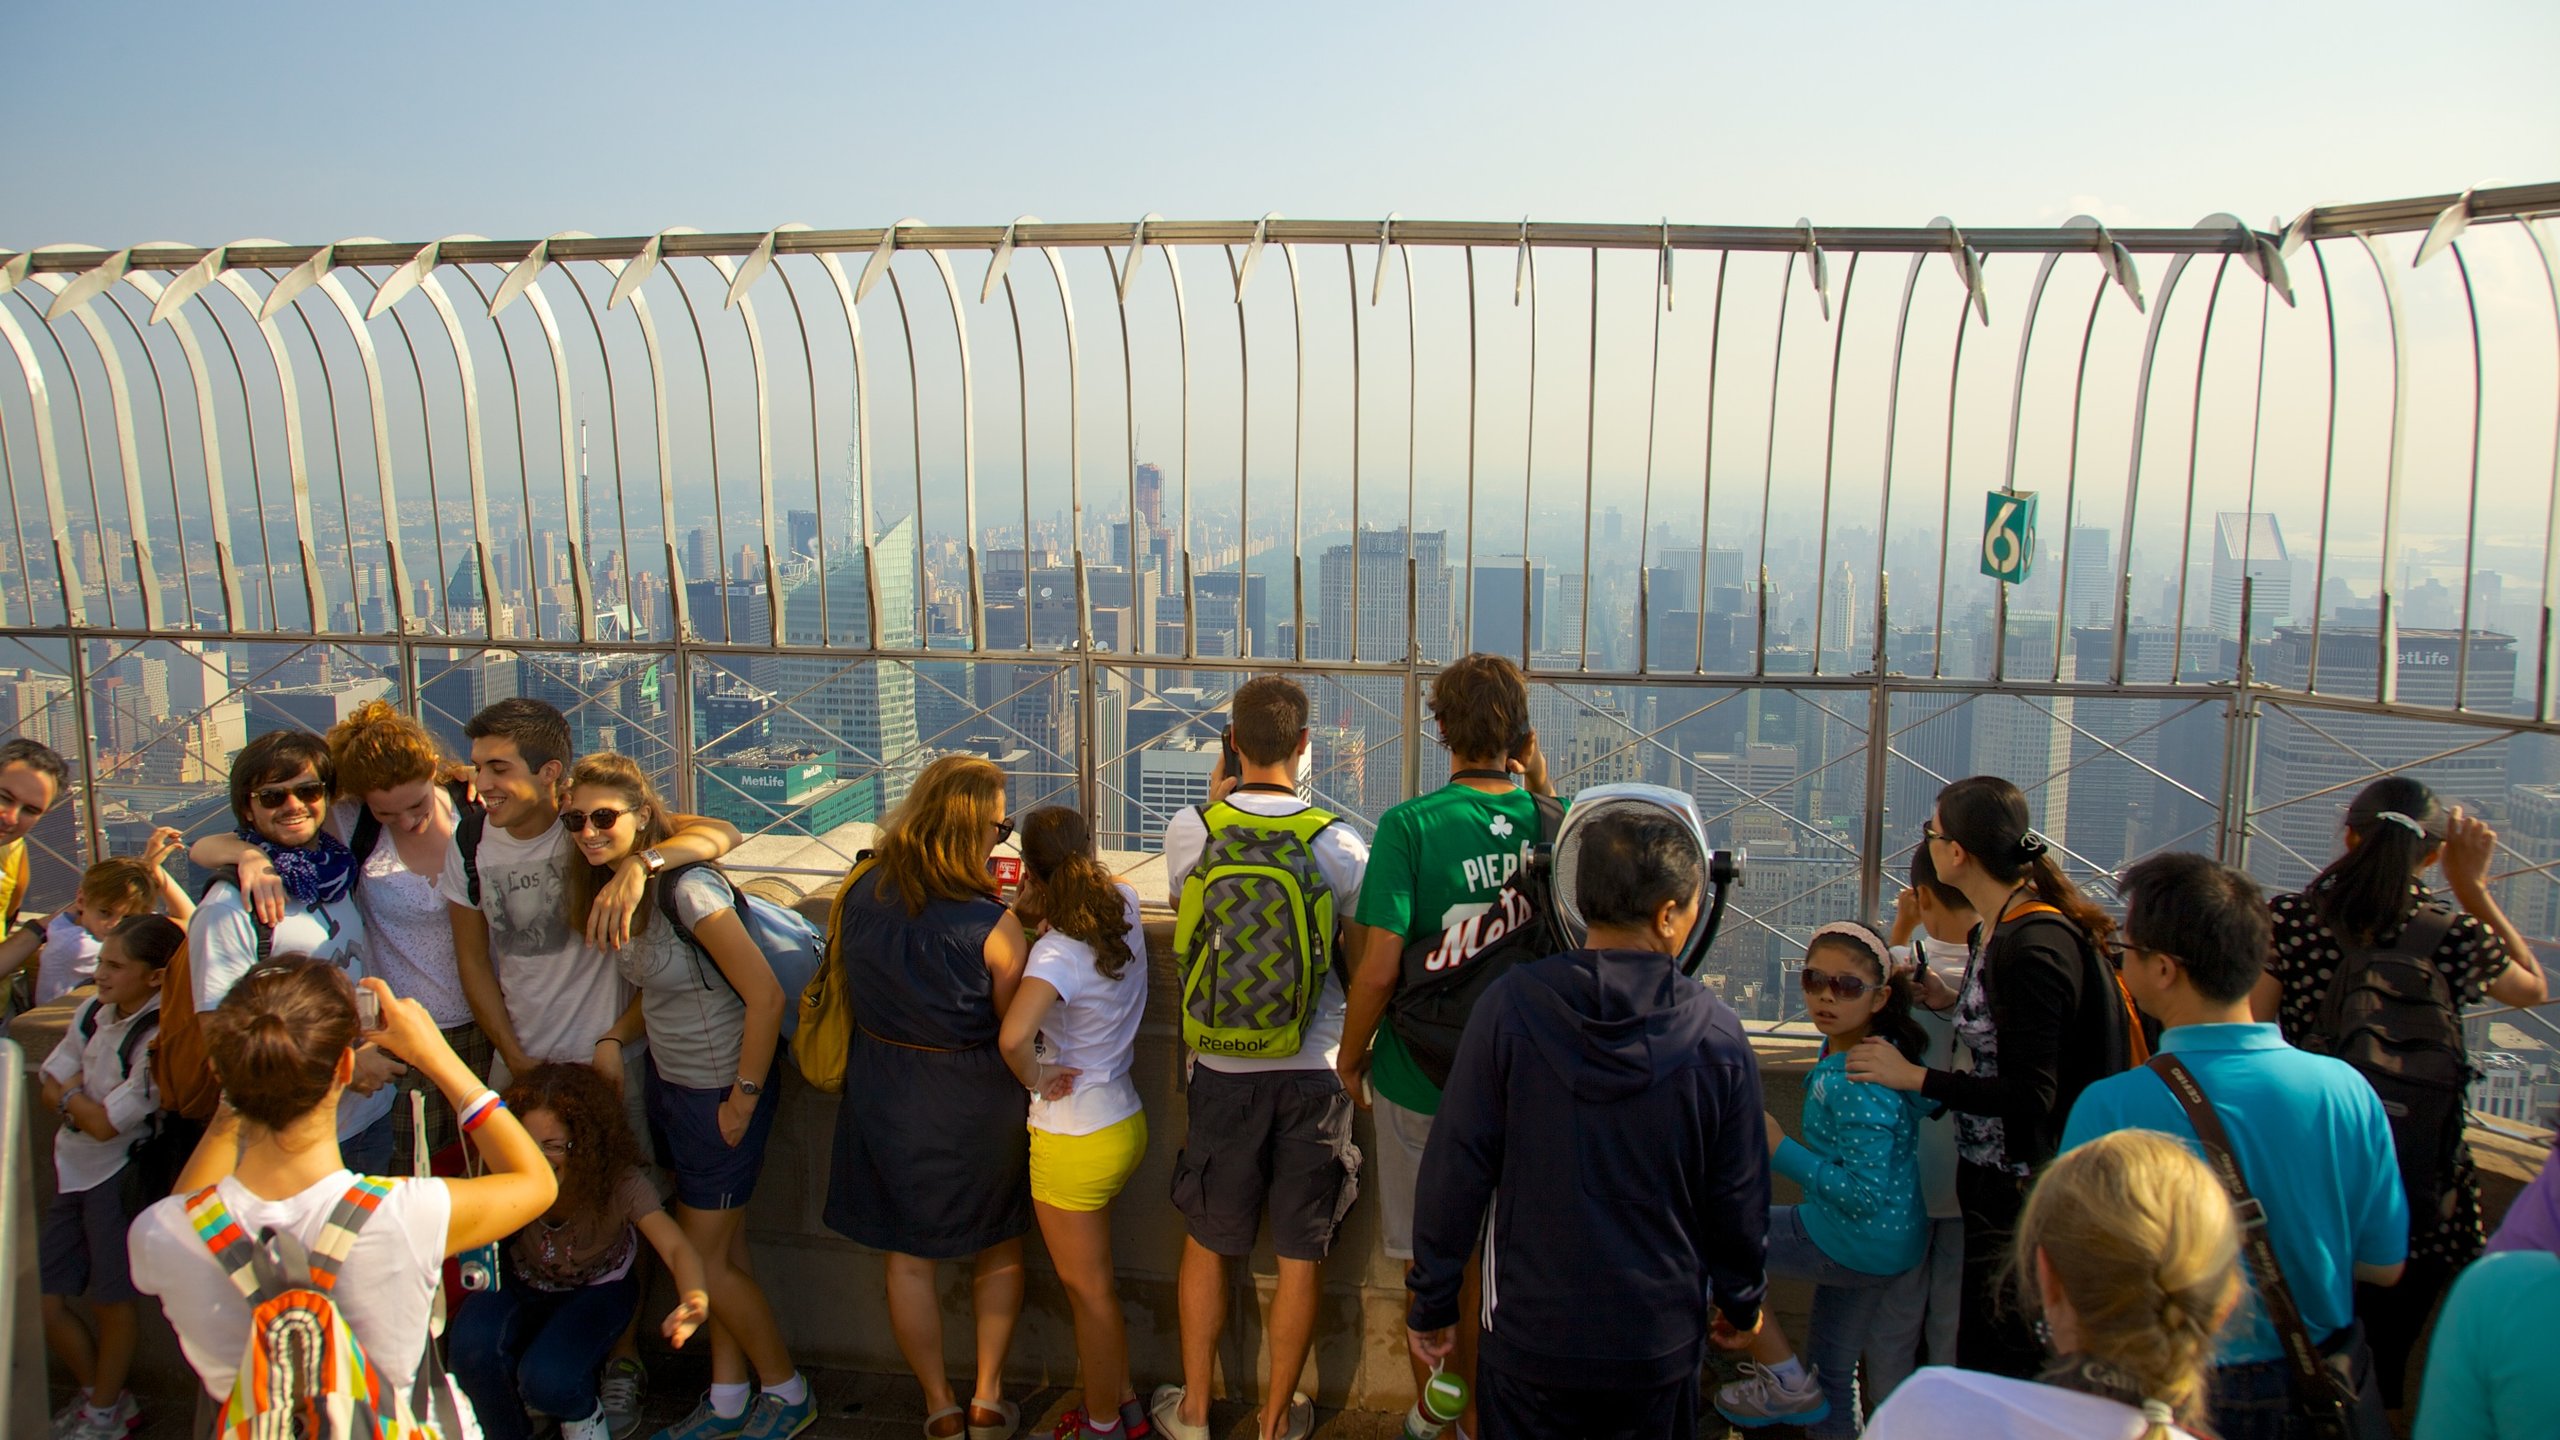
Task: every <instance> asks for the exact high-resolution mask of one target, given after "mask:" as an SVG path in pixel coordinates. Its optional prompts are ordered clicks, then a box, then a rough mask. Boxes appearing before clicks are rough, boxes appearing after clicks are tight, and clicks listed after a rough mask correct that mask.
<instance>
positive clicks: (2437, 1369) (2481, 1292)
mask: <svg viewBox="0 0 2560 1440" xmlns="http://www.w3.org/2000/svg"><path fill="white" fill-rule="evenodd" d="M2555 1324H2560V1257H2555V1256H2553V1255H2551V1254H2550V1253H2549V1252H2548V1251H2540V1250H2516V1251H2509V1252H2506V1253H2503V1254H2497V1255H2491V1256H2489V1257H2488V1258H2486V1259H2484V1260H2482V1261H2480V1262H2479V1263H2478V1264H2476V1265H2473V1266H2472V1267H2471V1268H2470V1269H2468V1270H2465V1271H2464V1272H2462V1276H2461V1278H2460V1279H2457V1280H2456V1281H2454V1283H2453V1292H2452V1294H2450V1295H2448V1296H2447V1297H2446V1298H2445V1302H2444V1311H2443V1313H2442V1315H2441V1316H2439V1317H2438V1319H2437V1320H2436V1334H2435V1339H2434V1340H2433V1341H2431V1342H2429V1343H2428V1345H2427V1383H2426V1384H2425V1385H2423V1386H2421V1387H2419V1390H2418V1428H2417V1437H2418V1440H2521V1437H2523V1436H2527V1435H2548V1434H2550V1433H2551V1424H2552V1416H2553V1414H2554V1413H2555V1411H2560V1370H2554V1369H2553V1367H2552V1365H2551V1361H2550V1356H2549V1354H2548V1345H2547V1343H2546V1342H2547V1341H2548V1338H2549V1336H2550V1334H2551V1329H2552V1326H2554V1325H2555Z"/></svg>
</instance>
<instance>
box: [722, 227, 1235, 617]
mask: <svg viewBox="0 0 2560 1440" xmlns="http://www.w3.org/2000/svg"><path fill="white" fill-rule="evenodd" d="M927 253H928V254H930V255H931V256H932V257H933V268H934V273H936V274H938V275H940V276H941V277H942V295H943V298H944V299H946V300H948V301H950V302H951V338H952V341H953V342H954V343H955V344H957V345H958V346H959V347H960V524H961V527H962V528H963V529H964V530H965V531H966V532H967V533H966V539H965V541H964V542H963V550H964V553H965V555H966V557H967V562H968V566H969V576H968V585H969V636H970V643H971V646H972V648H975V649H979V650H984V649H985V648H987V592H986V578H985V573H984V571H983V569H982V568H981V566H980V564H979V557H978V383H977V378H976V370H975V368H974V367H973V366H972V365H971V363H970V359H969V319H968V315H967V314H966V312H964V311H963V310H962V309H961V306H960V285H959V282H958V281H957V280H955V279H953V278H952V274H951V257H950V256H949V255H948V254H946V253H944V252H943V251H940V250H934V251H929V252H927ZM1165 259H1166V261H1167V263H1168V264H1170V262H1171V261H1172V259H1173V257H1172V255H1171V254H1170V253H1168V254H1167V255H1166V256H1165ZM895 279H896V277H895V276H892V277H891V280H892V282H893V283H894V282H895ZM1173 285H1174V300H1175V303H1176V304H1177V305H1179V304H1180V302H1181V297H1182V280H1181V277H1180V276H1176V277H1175V278H1174V282H1173ZM910 358H912V356H911V357H910ZM1184 375H1185V390H1184V394H1185V395H1186V396H1187V395H1188V394H1189V389H1188V384H1189V371H1188V369H1187V368H1186V369H1185V372H1184ZM1186 406H1187V402H1186ZM1184 433H1185V435H1186V437H1187V436H1188V434H1189V431H1188V429H1187V428H1186V430H1185V432H1184ZM1188 443H1189V442H1188V439H1187V438H1186V440H1185V444H1186V445H1187V444H1188ZM916 478H917V480H918V481H919V483H921V481H922V480H923V478H924V468H923V466H922V465H921V464H919V465H918V466H917V468H916ZM1182 483H1183V486H1184V493H1185V494H1186V495H1187V494H1188V493H1189V487H1190V484H1191V471H1190V469H1189V468H1188V460H1187V457H1186V463H1185V468H1184V470H1183V472H1182ZM768 488H770V487H768ZM771 510H772V506H771V502H770V501H768V502H767V504H766V512H767V513H766V515H765V523H766V524H767V525H768V526H770V525H771V524H772V523H773V516H772V513H771ZM916 541H917V544H919V545H921V544H923V541H924V505H923V502H922V500H921V499H919V500H918V502H917V505H916ZM919 554H921V551H919ZM1026 613H1027V612H1026Z"/></svg>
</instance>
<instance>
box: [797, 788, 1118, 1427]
mask: <svg viewBox="0 0 2560 1440" xmlns="http://www.w3.org/2000/svg"><path fill="white" fill-rule="evenodd" d="M1004 798H1005V783H1004V772H1003V771H1002V770H999V769H997V768H996V767H995V765H994V764H993V763H992V762H990V761H987V760H982V759H980V758H978V757H976V756H974V755H946V756H944V757H942V758H941V759H939V760H936V761H934V762H933V763H932V764H930V765H928V766H926V767H925V769H924V773H923V774H922V775H920V776H918V777H916V783H915V788H914V789H913V790H911V791H909V792H908V794H907V798H906V800H905V802H904V803H902V804H900V805H899V806H898V808H897V810H896V811H895V812H894V813H892V814H891V815H890V816H889V820H888V823H887V824H885V825H883V826H881V827H880V847H879V855H878V858H877V860H876V861H875V862H874V863H871V864H868V865H864V866H860V867H857V868H856V869H855V871H854V873H853V874H852V875H850V876H848V877H846V889H845V891H844V893H843V894H842V896H841V898H840V899H839V900H838V902H837V905H836V925H835V934H834V935H833V937H832V943H831V945H830V952H831V953H830V955H829V958H828V962H827V963H829V964H831V965H841V966H842V967H843V973H842V975H841V976H840V977H839V978H840V979H841V980H842V981H843V983H844V985H845V987H846V992H847V994H848V995H849V996H850V997H851V1000H852V1005H853V1014H854V1017H855V1020H856V1022H857V1023H856V1026H855V1029H854V1033H853V1038H852V1041H851V1043H850V1046H849V1048H848V1049H847V1051H846V1056H845V1070H844V1104H843V1105H842V1106H840V1107H838V1109H837V1111H836V1146H835V1164H834V1174H833V1176H832V1177H831V1180H830V1183H829V1184H828V1187H827V1210H826V1221H827V1228H829V1229H831V1230H834V1231H836V1232H837V1233H838V1234H841V1235H843V1236H845V1237H846V1238H847V1239H850V1240H852V1241H853V1242H854V1243H856V1244H859V1245H868V1246H870V1247H871V1248H873V1249H875V1250H885V1251H887V1252H889V1253H888V1257H887V1258H888V1264H887V1271H888V1276H887V1278H888V1289H889V1326H890V1328H891V1329H892V1330H893V1331H894V1332H895V1333H896V1335H897V1339H898V1351H899V1353H900V1354H902V1355H904V1356H906V1359H907V1365H908V1367H909V1368H910V1369H912V1370H913V1371H914V1372H915V1377H916V1381H917V1383H919V1384H921V1385H922V1386H923V1387H924V1398H925V1415H926V1418H925V1423H924V1431H925V1434H926V1435H927V1436H928V1437H930V1440H948V1437H952V1436H957V1435H959V1434H960V1433H961V1431H962V1430H963V1429H964V1428H965V1429H966V1430H967V1431H968V1433H969V1434H970V1436H971V1437H972V1440H1010V1437H1011V1436H1012V1435H1013V1432H1014V1430H1015V1429H1016V1428H1017V1425H1018V1422H1019V1420H1020V1418H1021V1417H1020V1414H1019V1412H1018V1411H1017V1409H1016V1407H1015V1406H1014V1404H1013V1403H1012V1402H1011V1401H1008V1400H1006V1399H1005V1398H1004V1357H1005V1352H1006V1351H1007V1350H1008V1349H1010V1348H1011V1347H1012V1344H1013V1326H1014V1322H1015V1321H1016V1320H1018V1319H1020V1318H1021V1315H1022V1236H1023V1232H1025V1231H1027V1230H1029V1229H1030V1228H1031V1184H1030V1163H1031V1161H1030V1154H1031V1151H1030V1137H1029V1134H1028V1131H1027V1129H1026V1124H1027V1120H1028V1115H1029V1101H1030V1096H1029V1095H1028V1094H1027V1093H1025V1091H1024V1090H1023V1087H1022V1084H1021V1082H1020V1081H1018V1080H1016V1079H1015V1078H1014V1075H1013V1072H1012V1071H1011V1070H1009V1069H1007V1068H1006V1066H1005V1062H1004V1056H1003V1054H1002V1053H1001V1051H1000V1050H999V1049H998V1048H997V1040H998V1038H999V1036H1000V1035H1001V1033H1002V1028H1003V1027H1002V1022H1003V1018H1004V1012H1005V1011H1006V1010H1007V1009H1008V1008H1009V1007H1010V1006H1011V1005H1012V1004H1013V997H1014V993H1015V991H1016V990H1018V989H1019V988H1020V987H1021V984H1022V973H1023V967H1024V964H1025V963H1026V961H1027V960H1028V958H1029V951H1030V946H1029V944H1028V943H1027V942H1026V941H1025V940H1024V938H1023V934H1022V922H1021V921H1020V920H1018V919H1016V918H1015V917H1014V914H1013V912H1012V911H1010V910H1008V909H1006V908H1005V906H1004V903H1003V902H1002V901H1001V900H999V899H997V898H996V895H997V891H996V882H995V879H994V877H993V876H992V875H990V874H989V873H988V859H989V857H990V856H991V855H992V853H993V852H994V850H995V848H996V847H997V846H998V845H1001V844H1003V843H1004V842H1005V840H1006V839H1007V838H1009V837H1010V836H1011V835H1012V833H1013V827H1012V826H1011V825H1010V824H1009V823H1007V822H1006V820H1005V818H1004ZM944 1260H966V1261H969V1262H970V1265H971V1269H972V1291H973V1294H974V1297H975V1299H976V1302H977V1305H976V1308H977V1347H976V1348H977V1376H976V1379H977V1389H976V1390H975V1391H973V1392H971V1395H970V1397H969V1399H968V1402H967V1405H966V1407H965V1408H964V1407H963V1405H962V1403H961V1401H960V1398H959V1397H958V1396H957V1395H956V1394H955V1393H954V1392H953V1390H952V1387H951V1379H950V1376H949V1374H948V1372H946V1371H945V1370H944V1368H943V1359H942V1298H941V1293H940V1287H939V1285H938V1283H937V1281H938V1277H937V1275H936V1268H937V1264H938V1262H940V1261H944ZM1118 1398H1119V1397H1118V1396H1116V1395H1114V1396H1109V1397H1107V1398H1106V1399H1105V1400H1104V1402H1103V1403H1105V1404H1109V1403H1110V1402H1111V1401H1113V1400H1117V1399H1118Z"/></svg>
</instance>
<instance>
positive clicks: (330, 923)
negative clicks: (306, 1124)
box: [187, 883, 399, 1140]
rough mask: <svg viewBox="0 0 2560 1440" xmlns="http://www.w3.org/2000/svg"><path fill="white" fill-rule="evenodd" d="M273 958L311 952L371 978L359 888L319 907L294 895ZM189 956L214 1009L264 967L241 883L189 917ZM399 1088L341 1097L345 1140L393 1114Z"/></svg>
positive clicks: (271, 946) (199, 993) (354, 975)
mask: <svg viewBox="0 0 2560 1440" xmlns="http://www.w3.org/2000/svg"><path fill="white" fill-rule="evenodd" d="M267 954H268V956H269V957H270V958H272V957H274V956H277V955H308V956H310V957H311V958H312V959H314V960H325V961H327V962H329V963H330V964H332V965H335V966H337V967H338V968H339V969H341V970H344V971H345V972H347V978H348V979H350V980H361V979H363V978H364V977H365V968H364V913H363V912H362V911H361V910H360V909H358V908H357V906H356V897H355V892H354V891H353V890H350V891H348V893H347V894H346V895H344V896H342V897H341V898H339V899H337V900H333V901H331V902H330V903H328V904H326V905H323V906H320V907H318V908H316V909H315V908H313V907H310V906H307V905H303V904H301V903H300V902H298V901H294V900H287V901H286V902H285V907H284V919H282V920H280V921H278V922H276V928H275V931H274V934H273V937H272V938H271V939H270V941H269V942H268V945H267ZM187 962H188V964H190V965H191V966H193V967H194V969H195V980H196V1009H197V1010H198V1011H199V1012H201V1011H205V1010H211V1009H213V1008H214V1007H215V1006H218V1005H220V1004H221V1003H222V997H223V996H225V995H228V994H230V993H231V987H232V986H234V985H237V984H239V983H240V977H242V976H243V975H246V974H248V973H249V972H250V971H251V970H254V969H256V968H257V965H258V930H257V925H256V922H254V921H252V920H251V919H250V918H249V908H248V906H247V905H246V904H245V903H243V902H242V900H241V899H240V889H239V887H238V886H236V885H231V884H228V883H224V884H217V885H215V886H214V887H213V888H212V889H210V890H207V891H206V892H205V896H204V903H203V904H201V905H198V906H197V907H196V914H195V918H194V919H193V920H190V921H188V922H187ZM398 1095H399V1087H398V1086H395V1085H385V1086H383V1087H382V1088H381V1089H379V1090H376V1091H374V1092H373V1093H372V1094H370V1095H359V1094H357V1093H356V1092H354V1091H353V1090H350V1091H348V1092H347V1093H346V1094H345V1095H344V1096H342V1097H340V1099H339V1101H338V1138H339V1139H341V1140H350V1139H353V1138H355V1137H356V1136H358V1135H360V1134H363V1133H364V1131H365V1130H366V1129H367V1128H368V1127H370V1126H371V1125H372V1124H373V1122H375V1121H376V1120H379V1119H381V1118H382V1117H383V1116H385V1115H388V1114H390V1113H391V1102H392V1101H393V1100H394V1099H396V1098H398Z"/></svg>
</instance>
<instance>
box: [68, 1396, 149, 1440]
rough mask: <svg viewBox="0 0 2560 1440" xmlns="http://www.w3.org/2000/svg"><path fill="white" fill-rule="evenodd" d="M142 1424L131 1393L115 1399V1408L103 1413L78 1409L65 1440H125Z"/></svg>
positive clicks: (84, 1407)
mask: <svg viewBox="0 0 2560 1440" xmlns="http://www.w3.org/2000/svg"><path fill="white" fill-rule="evenodd" d="M141 1423H142V1407H141V1406H140V1405H137V1404H135V1403H134V1399H133V1394H132V1392H131V1391H127V1392H126V1393H124V1394H122V1395H119V1396H117V1397H116V1403H115V1407H114V1408H113V1409H110V1410H107V1411H105V1412H104V1413H101V1412H98V1411H94V1410H91V1409H89V1408H88V1407H87V1406H82V1407H80V1408H79V1409H78V1410H77V1411H75V1412H74V1414H73V1416H72V1422H71V1429H70V1430H69V1431H68V1432H66V1440H125V1437H126V1436H128V1435H130V1434H132V1433H133V1431H134V1427H135V1426H138V1425H140V1424H141Z"/></svg>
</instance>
